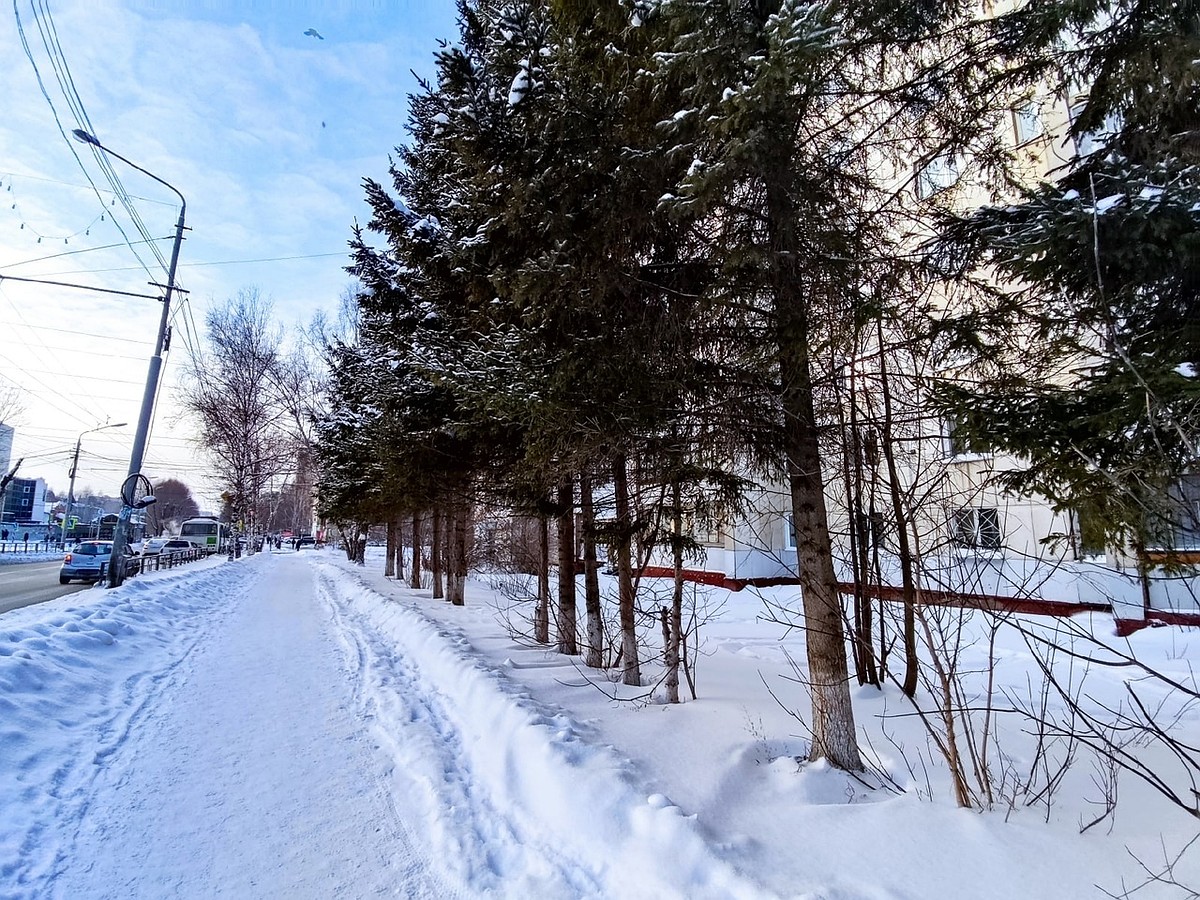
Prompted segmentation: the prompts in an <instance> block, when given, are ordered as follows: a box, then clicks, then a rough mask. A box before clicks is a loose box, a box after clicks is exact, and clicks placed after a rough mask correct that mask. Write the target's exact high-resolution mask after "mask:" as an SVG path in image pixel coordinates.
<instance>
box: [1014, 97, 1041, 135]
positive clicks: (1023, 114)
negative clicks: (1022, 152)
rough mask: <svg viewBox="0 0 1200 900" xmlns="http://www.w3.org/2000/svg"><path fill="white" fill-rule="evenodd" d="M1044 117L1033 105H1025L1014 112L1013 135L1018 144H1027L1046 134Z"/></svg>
mask: <svg viewBox="0 0 1200 900" xmlns="http://www.w3.org/2000/svg"><path fill="white" fill-rule="evenodd" d="M1045 130H1046V129H1045V128H1043V127H1042V117H1041V115H1040V114H1039V113H1038V109H1037V107H1036V106H1034V105H1033V104H1032V103H1025V104H1022V105H1021V106H1018V107H1017V108H1016V109H1014V110H1013V133H1014V134H1015V135H1016V138H1017V143H1018V144H1025V143H1028V142H1029V141H1032V140H1033V139H1034V138H1039V137H1041V136H1042V135H1043V134H1044V133H1045Z"/></svg>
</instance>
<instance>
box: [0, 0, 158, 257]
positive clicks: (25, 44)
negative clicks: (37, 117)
mask: <svg viewBox="0 0 1200 900" xmlns="http://www.w3.org/2000/svg"><path fill="white" fill-rule="evenodd" d="M13 15H14V16H15V17H16V21H17V32H18V34H20V36H21V47H22V49H24V51H25V57H26V58H27V59H28V60H29V64H30V65H31V66H32V67H33V74H34V77H35V78H36V79H37V83H38V89H39V90H40V91H41V92H42V96H43V97H44V98H45V99H46V103H47V104H48V105H49V107H50V113H51V115H53V116H54V123H55V125H56V126H57V127H58V133H59V134H61V135H62V139H63V141H65V142H66V145H67V149H68V150H70V151H71V155H72V156H73V157H75V162H76V163H77V164H78V165H79V168H80V170H81V171H82V172H83V175H84V177H85V178H86V179H87V180H88V184H90V185H91V187H92V192H93V193H94V194H95V195H96V199H97V200H99V201H100V203H101V205H103V203H104V198H103V197H101V196H100V189H99V188H98V187H97V186H96V182H95V181H93V180H92V176H91V175H89V174H88V171H87V169H86V168H85V167H84V165H83V160H81V159H80V158H79V154H78V153H77V152H76V150H75V145H74V142H73V141H72V140H71V139H70V138H69V137H67V132H66V129H65V128H63V124H62V119H61V118H59V115H58V109H57V107H55V105H54V101H53V100H51V99H50V92H49V91H47V90H46V83H45V81H43V80H42V73H41V71H40V70H39V69H38V65H37V60H35V59H34V58H33V49H32V48H31V47H30V46H29V39H28V38H27V37H26V35H25V23H24V22H22V21H21V12H20V10H19V9H18V8H17V0H13ZM34 18H35V19H36V18H37V12H36V10H35V11H34ZM39 30H40V25H39ZM93 155H96V151H95V148H93ZM101 168H102V169H103V168H104V167H103V165H101ZM109 183H110V184H112V181H111V179H110V182H109ZM112 186H113V187H114V188H115V187H116V185H112ZM119 193H120V191H118V194H119ZM113 224H114V225H115V226H116V227H117V230H118V231H119V232H121V237H122V238H124V239H125V243H126V244H127V245H129V249H130V251H132V253H133V256H134V258H135V259H136V260H137V261H138V262H139V263H141V264H142V268H143V269H144V270H145V272H146V274H147V275H149V276H150V277H151V278H153V277H154V273H153V272H151V271H150V268H149V267H148V266H147V265H146V264H145V262H144V261H143V260H142V258H141V257H140V256H138V253H137V251H136V250H134V249H133V245H132V243H130V240H129V235H127V234H126V233H125V229H124V228H123V227H121V223H120V222H118V221H116V219H113ZM147 237H148V235H147Z"/></svg>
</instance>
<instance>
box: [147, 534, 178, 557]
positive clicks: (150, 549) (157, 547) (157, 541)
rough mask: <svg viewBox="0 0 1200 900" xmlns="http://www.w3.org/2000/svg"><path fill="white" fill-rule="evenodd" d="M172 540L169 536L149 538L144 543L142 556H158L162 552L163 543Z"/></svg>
mask: <svg viewBox="0 0 1200 900" xmlns="http://www.w3.org/2000/svg"><path fill="white" fill-rule="evenodd" d="M169 540H171V539H170V538H169V537H156V538H147V539H146V542H145V543H144V544H142V556H157V555H158V554H159V553H161V552H162V548H163V545H164V544H166V543H167V541H169Z"/></svg>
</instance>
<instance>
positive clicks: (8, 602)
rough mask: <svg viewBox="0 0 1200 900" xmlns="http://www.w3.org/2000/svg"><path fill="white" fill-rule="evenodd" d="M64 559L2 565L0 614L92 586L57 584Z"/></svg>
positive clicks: (0, 567)
mask: <svg viewBox="0 0 1200 900" xmlns="http://www.w3.org/2000/svg"><path fill="white" fill-rule="evenodd" d="M61 567H62V560H58V559H52V560H50V561H49V562H38V563H13V564H12V565H6V566H0V614H2V613H6V612H8V611H9V610H10V609H20V608H21V607H22V606H32V605H33V604H35V603H44V602H45V601H47V600H53V599H54V598H55V597H61V596H63V595H64V594H73V593H75V591H82V590H85V589H86V588H88V587H91V585H87V584H80V583H79V582H77V581H76V582H72V583H71V584H59V583H58V570H59V568H61Z"/></svg>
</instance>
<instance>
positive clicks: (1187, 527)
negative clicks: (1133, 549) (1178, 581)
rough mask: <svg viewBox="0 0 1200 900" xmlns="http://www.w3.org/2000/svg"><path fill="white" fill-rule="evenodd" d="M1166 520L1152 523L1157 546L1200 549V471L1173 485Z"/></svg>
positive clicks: (1161, 548)
mask: <svg viewBox="0 0 1200 900" xmlns="http://www.w3.org/2000/svg"><path fill="white" fill-rule="evenodd" d="M1168 502H1169V505H1168V509H1167V512H1166V516H1165V521H1164V520H1162V519H1160V520H1157V521H1156V522H1155V523H1152V524H1153V527H1152V528H1151V531H1152V532H1153V533H1154V536H1153V537H1151V539H1150V541H1149V543H1150V545H1151V549H1154V550H1168V551H1175V550H1186V551H1195V550H1200V473H1192V474H1189V475H1184V476H1183V477H1182V478H1180V479H1179V481H1177V482H1176V483H1175V484H1174V485H1172V486H1171V490H1170V492H1169V498H1168Z"/></svg>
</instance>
